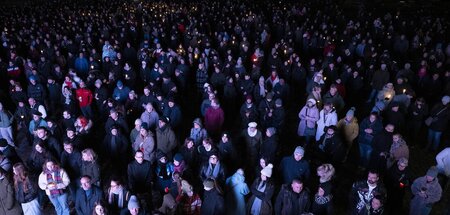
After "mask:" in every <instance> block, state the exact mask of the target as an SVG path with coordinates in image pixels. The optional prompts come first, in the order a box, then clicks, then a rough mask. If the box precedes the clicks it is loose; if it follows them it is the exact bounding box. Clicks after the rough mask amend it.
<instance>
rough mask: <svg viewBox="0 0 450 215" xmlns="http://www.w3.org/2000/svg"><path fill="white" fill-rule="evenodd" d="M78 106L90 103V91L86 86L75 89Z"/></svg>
mask: <svg viewBox="0 0 450 215" xmlns="http://www.w3.org/2000/svg"><path fill="white" fill-rule="evenodd" d="M75 93H76V95H77V99H78V102H79V104H80V107H86V106H88V105H90V104H91V103H92V98H93V97H92V92H91V91H90V90H89V89H87V88H80V89H77V90H76V91H75Z"/></svg>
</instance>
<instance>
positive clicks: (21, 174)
mask: <svg viewBox="0 0 450 215" xmlns="http://www.w3.org/2000/svg"><path fill="white" fill-rule="evenodd" d="M13 170H14V173H15V174H14V187H15V188H16V189H17V188H18V186H19V184H20V183H22V186H23V187H22V188H23V191H24V192H25V193H26V192H28V186H27V183H28V182H29V178H28V171H27V169H26V167H25V165H23V163H16V164H14V166H13Z"/></svg>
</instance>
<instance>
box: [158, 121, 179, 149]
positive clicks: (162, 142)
mask: <svg viewBox="0 0 450 215" xmlns="http://www.w3.org/2000/svg"><path fill="white" fill-rule="evenodd" d="M176 146H177V139H176V137H175V133H174V132H173V130H172V128H171V127H170V126H169V125H164V127H162V128H159V127H158V128H157V129H156V148H157V149H159V150H161V151H162V152H164V153H165V154H166V155H171V152H172V150H173V149H174V148H175V147H176Z"/></svg>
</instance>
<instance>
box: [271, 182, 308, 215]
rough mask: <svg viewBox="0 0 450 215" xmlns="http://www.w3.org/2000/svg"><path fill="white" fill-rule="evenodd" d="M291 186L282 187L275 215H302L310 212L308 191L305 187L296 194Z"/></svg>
mask: <svg viewBox="0 0 450 215" xmlns="http://www.w3.org/2000/svg"><path fill="white" fill-rule="evenodd" d="M290 186H291V185H290V183H289V184H285V185H283V186H282V187H281V190H280V193H278V196H277V200H276V202H275V215H301V214H304V213H307V212H309V207H310V206H311V202H310V199H309V191H308V189H307V188H306V187H303V190H302V191H301V192H300V193H299V194H296V193H294V191H292V188H291V187H290Z"/></svg>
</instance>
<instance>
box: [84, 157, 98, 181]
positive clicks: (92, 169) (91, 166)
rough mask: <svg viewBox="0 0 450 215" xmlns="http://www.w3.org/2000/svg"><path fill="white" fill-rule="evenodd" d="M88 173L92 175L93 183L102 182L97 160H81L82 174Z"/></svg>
mask: <svg viewBox="0 0 450 215" xmlns="http://www.w3.org/2000/svg"><path fill="white" fill-rule="evenodd" d="M83 175H88V176H90V177H91V183H92V184H98V183H100V166H99V165H98V163H97V162H95V161H92V162H88V161H82V162H81V176H83Z"/></svg>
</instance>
